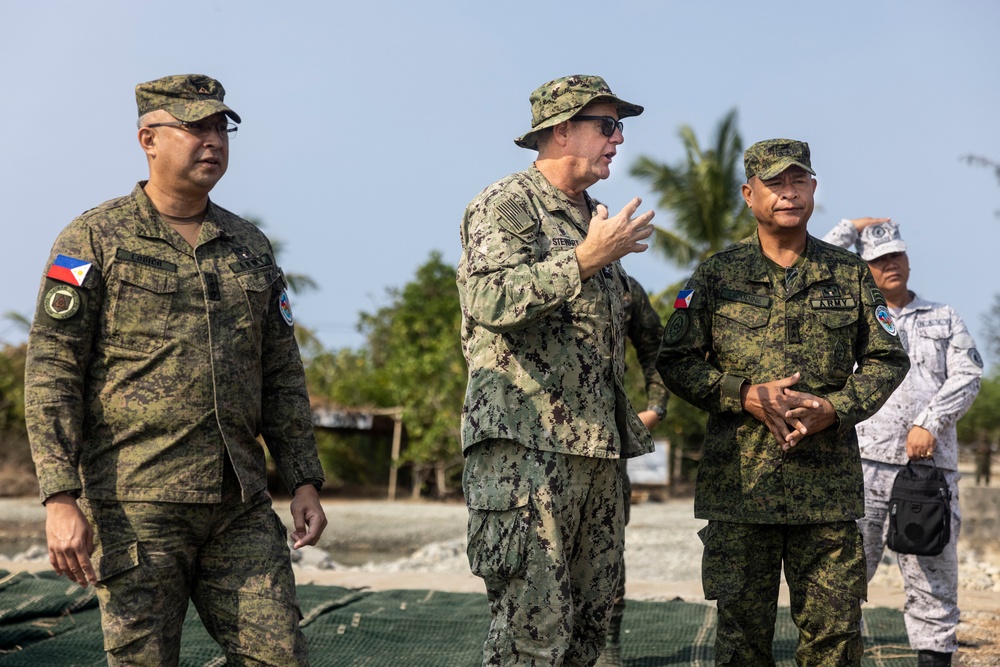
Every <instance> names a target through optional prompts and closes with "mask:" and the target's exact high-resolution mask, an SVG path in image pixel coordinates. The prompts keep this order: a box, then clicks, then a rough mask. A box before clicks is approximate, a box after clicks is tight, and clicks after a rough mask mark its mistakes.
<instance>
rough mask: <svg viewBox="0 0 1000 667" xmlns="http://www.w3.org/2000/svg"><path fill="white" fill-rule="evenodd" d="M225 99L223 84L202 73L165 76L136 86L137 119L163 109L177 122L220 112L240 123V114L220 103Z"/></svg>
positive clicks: (195, 119)
mask: <svg viewBox="0 0 1000 667" xmlns="http://www.w3.org/2000/svg"><path fill="white" fill-rule="evenodd" d="M225 97H226V89H225V88H223V87H222V84H221V83H219V82H218V81H216V80H215V79H213V78H212V77H210V76H205V75H204V74H176V75H172V76H165V77H163V78H161V79H156V80H155V81H147V82H146V83H140V84H139V85H137V86H136V87H135V102H136V107H137V108H138V110H139V116H140V117H142V116H144V115H145V114H147V113H149V112H150V111H157V110H158V109H163V110H164V111H166V112H167V113H169V114H170V115H171V116H173V117H174V118H176V119H177V120H183V121H187V122H194V121H198V120H201V119H202V118H207V117H208V116H211V115H213V114H217V113H220V112H222V113H225V114H226V115H227V116H229V117H230V118H232V119H233V120H234V121H236V122H237V123H239V122H240V117H239V115H238V114H237V113H236V112H235V111H233V110H232V109H230V108H229V107H228V106H226V105H225V104H224V103H223V100H224V99H225Z"/></svg>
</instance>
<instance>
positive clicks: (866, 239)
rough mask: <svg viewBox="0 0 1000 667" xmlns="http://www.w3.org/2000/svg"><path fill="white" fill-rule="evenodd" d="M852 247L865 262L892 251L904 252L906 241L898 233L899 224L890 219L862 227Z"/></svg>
mask: <svg viewBox="0 0 1000 667" xmlns="http://www.w3.org/2000/svg"><path fill="white" fill-rule="evenodd" d="M854 247H855V248H857V249H858V254H859V255H861V259H863V260H865V261H866V262H870V261H872V260H875V259H878V258H879V257H881V256H882V255H888V254H889V253H892V252H906V242H905V241H903V237H902V236H900V235H899V225H898V224H896V223H895V222H893V221H892V220H890V221H889V222H883V223H881V224H878V225H868V226H867V227H865V228H864V229H862V230H861V234H860V235H859V236H858V240H857V241H855V242H854Z"/></svg>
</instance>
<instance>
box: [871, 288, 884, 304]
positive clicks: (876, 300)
mask: <svg viewBox="0 0 1000 667" xmlns="http://www.w3.org/2000/svg"><path fill="white" fill-rule="evenodd" d="M868 296H869V297H870V298H871V303H872V305H876V306H877V305H879V304H882V305H883V306H884V305H886V303H885V297H884V296H882V292H881V290H879V289H878V288H877V287H872V288H870V289H869V290H868Z"/></svg>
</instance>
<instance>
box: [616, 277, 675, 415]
mask: <svg viewBox="0 0 1000 667" xmlns="http://www.w3.org/2000/svg"><path fill="white" fill-rule="evenodd" d="M628 285H629V289H628V291H627V292H626V293H625V297H624V299H625V332H626V335H627V336H628V340H629V342H630V343H632V347H634V348H635V356H636V359H637V360H638V362H639V366H640V367H641V368H642V377H643V379H644V380H645V382H646V408H645V409H647V410H648V409H649V408H652V407H653V406H654V405H655V406H657V407H660V408H663V409H664V410H666V409H667V399H668V398H669V397H670V392H669V391H667V386H666V385H665V384H663V379H662V378H661V377H660V372H659V371H658V370H656V355H657V353H658V352H659V351H660V341H661V340H662V339H663V322H661V321H660V315H659V314H658V313H657V312H656V310H654V309H653V304H651V303H650V302H649V296H648V295H647V294H646V290H645V289H643V287H642V285H640V284H639V281H638V280H636V279H635V278H633V277H632V276H628Z"/></svg>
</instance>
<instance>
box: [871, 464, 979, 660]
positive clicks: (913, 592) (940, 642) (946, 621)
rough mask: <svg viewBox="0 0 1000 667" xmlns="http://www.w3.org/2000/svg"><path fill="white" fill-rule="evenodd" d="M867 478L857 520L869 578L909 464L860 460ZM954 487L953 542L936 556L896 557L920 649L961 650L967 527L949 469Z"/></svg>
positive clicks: (909, 629)
mask: <svg viewBox="0 0 1000 667" xmlns="http://www.w3.org/2000/svg"><path fill="white" fill-rule="evenodd" d="M861 466H862V469H863V470H864V474H865V516H864V518H862V519H859V520H858V526H859V527H860V528H861V534H862V536H863V537H864V542H865V558H866V559H867V561H868V579H869V580H871V578H872V577H873V576H875V571H876V570H877V569H878V565H879V563H880V562H881V560H882V554H883V552H884V551H885V541H886V538H887V536H888V531H889V514H888V510H889V495H890V494H891V492H892V483H893V482H894V481H895V479H896V473H898V472H899V471H900V470H901V469H902V468H903V467H904V466H899V465H893V464H892V463H881V462H879V461H869V460H867V459H862V460H861ZM943 472H944V475H945V479H947V480H948V488H949V489H951V540H950V541H949V542H948V544H947V545H946V546H945V548H944V551H943V552H941V553H940V554H938V555H937V556H914V555H912V554H896V558H897V560H898V562H899V571H900V572H901V573H902V575H903V589H904V590H905V591H906V603H905V604H904V605H903V620H904V622H905V623H906V634H907V636H908V637H909V639H910V646H911V647H913V648H914V649H916V650H924V651H938V652H940V653H954V652H955V651H957V650H958V639H957V637H956V636H955V629H956V628H957V627H958V620H959V610H958V534H959V531H960V530H961V528H962V518H961V514H960V513H959V503H958V479H959V476H960V475H959V473H958V472H956V471H954V470H944V471H943Z"/></svg>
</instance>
